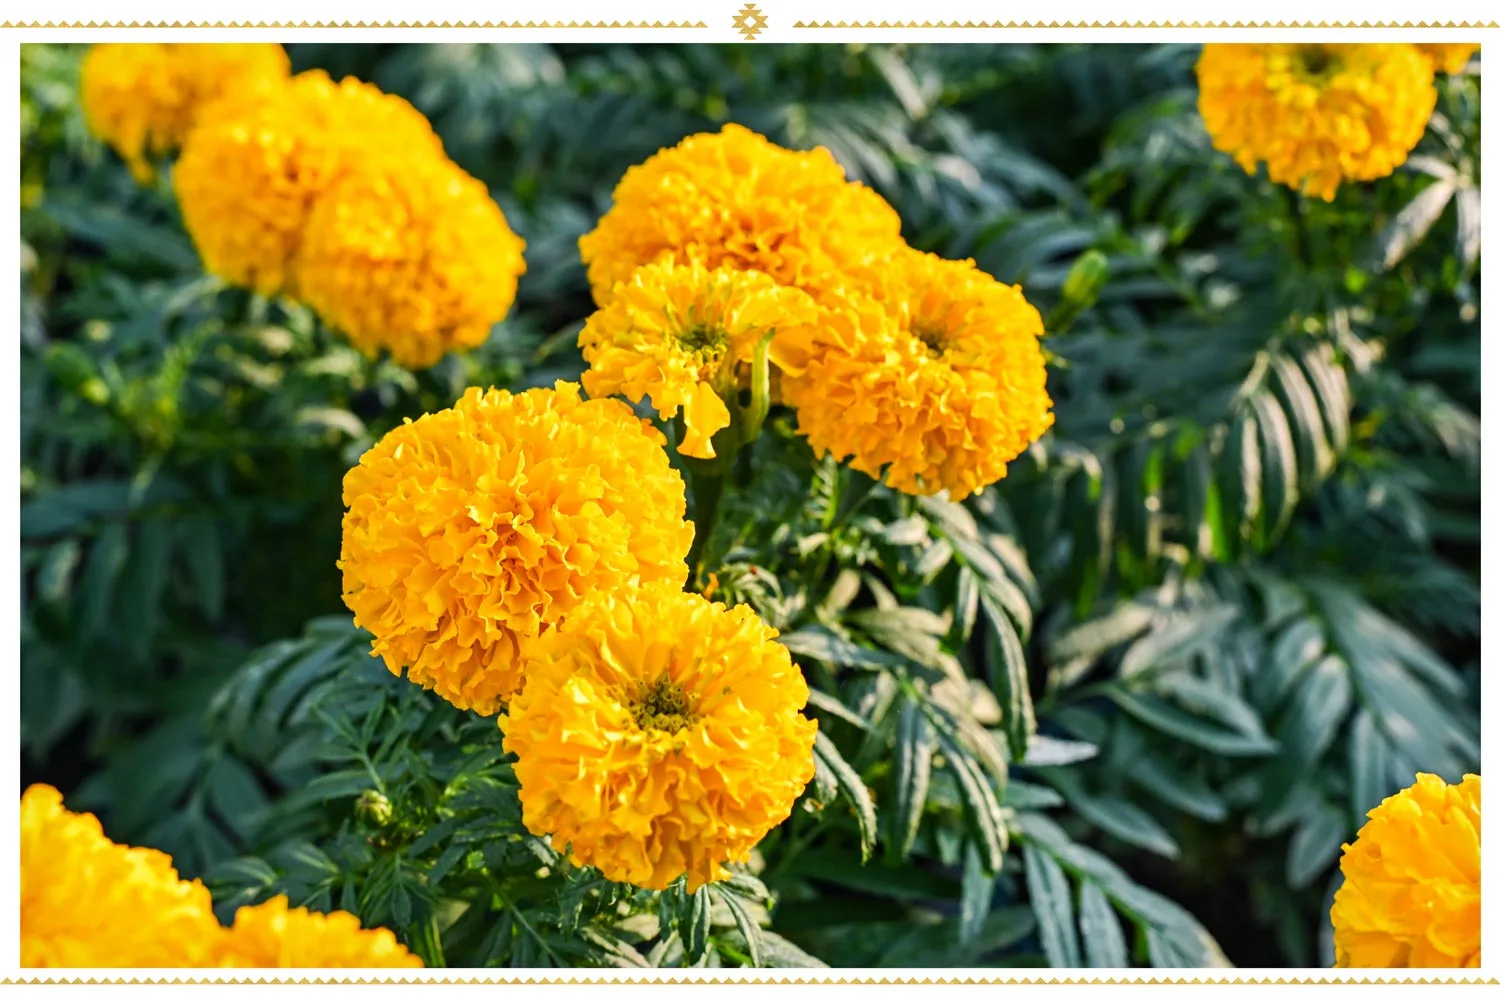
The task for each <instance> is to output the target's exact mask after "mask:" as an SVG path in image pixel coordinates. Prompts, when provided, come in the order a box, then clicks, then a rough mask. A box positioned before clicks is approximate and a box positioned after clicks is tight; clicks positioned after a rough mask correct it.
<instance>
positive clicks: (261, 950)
mask: <svg viewBox="0 0 1500 995" xmlns="http://www.w3.org/2000/svg"><path fill="white" fill-rule="evenodd" d="M222 958H223V959H222V963H221V966H223V967H250V968H277V967H296V968H312V967H367V968H402V967H422V966H423V964H422V959H421V958H420V957H418V956H417V955H416V954H414V953H412V952H411V951H409V950H407V949H406V947H404V946H402V945H401V943H400V941H398V940H397V939H396V934H394V933H392V932H391V931H390V930H388V929H365V928H364V927H362V926H361V925H360V922H359V920H358V919H357V918H355V917H354V916H352V915H350V914H349V913H348V912H332V913H329V914H327V915H324V914H323V913H321V912H313V911H310V910H308V909H293V908H288V907H287V900H286V896H285V895H277V896H276V897H275V898H273V899H271V900H270V901H268V902H265V903H263V904H261V905H255V906H250V907H246V908H241V909H240V910H239V911H238V912H236V913H235V916H234V925H233V926H231V927H230V928H229V930H228V933H227V935H226V939H225V943H224V951H223V954H222Z"/></svg>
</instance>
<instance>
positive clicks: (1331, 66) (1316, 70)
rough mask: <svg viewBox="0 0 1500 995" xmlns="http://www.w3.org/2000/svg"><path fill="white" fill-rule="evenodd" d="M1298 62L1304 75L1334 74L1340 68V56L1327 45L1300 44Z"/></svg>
mask: <svg viewBox="0 0 1500 995" xmlns="http://www.w3.org/2000/svg"><path fill="white" fill-rule="evenodd" d="M1296 63H1297V66H1298V68H1299V69H1301V71H1302V74H1303V75H1304V76H1313V77H1318V78H1322V77H1327V76H1332V75H1333V74H1334V73H1335V72H1337V71H1338V68H1339V59H1338V56H1337V55H1336V54H1335V53H1334V52H1333V51H1332V50H1331V49H1329V48H1328V46H1326V45H1298V46H1297V53H1296Z"/></svg>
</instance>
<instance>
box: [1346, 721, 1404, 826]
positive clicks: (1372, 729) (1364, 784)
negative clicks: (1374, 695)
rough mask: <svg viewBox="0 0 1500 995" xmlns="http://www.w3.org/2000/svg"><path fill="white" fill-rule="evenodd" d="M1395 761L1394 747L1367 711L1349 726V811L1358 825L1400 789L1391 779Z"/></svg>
mask: <svg viewBox="0 0 1500 995" xmlns="http://www.w3.org/2000/svg"><path fill="white" fill-rule="evenodd" d="M1393 760H1394V756H1393V751H1392V750H1391V744H1390V741H1389V740H1388V739H1386V737H1385V736H1384V735H1383V734H1382V733H1381V731H1380V729H1379V728H1378V727H1377V726H1376V723H1375V718H1374V716H1372V715H1371V714H1370V713H1369V712H1367V711H1365V710H1364V709H1360V710H1359V712H1358V713H1356V714H1355V716H1354V721H1353V722H1352V723H1350V727H1349V773H1350V777H1349V782H1350V783H1349V808H1350V812H1349V814H1350V816H1351V818H1352V819H1353V820H1354V824H1355V825H1362V824H1363V823H1364V821H1365V819H1366V818H1367V817H1368V816H1369V813H1370V812H1371V811H1372V810H1374V809H1375V808H1376V807H1377V806H1379V804H1380V803H1381V802H1382V801H1384V800H1385V798H1386V797H1388V796H1389V795H1391V794H1393V793H1394V792H1395V791H1396V790H1398V787H1397V785H1395V784H1394V783H1393V779H1392V778H1391V776H1390V770H1391V767H1392V761H1393Z"/></svg>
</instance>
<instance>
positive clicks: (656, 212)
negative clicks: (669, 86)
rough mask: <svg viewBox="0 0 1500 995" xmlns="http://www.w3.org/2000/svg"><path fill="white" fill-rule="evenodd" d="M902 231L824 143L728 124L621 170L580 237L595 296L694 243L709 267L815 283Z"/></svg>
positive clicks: (882, 249) (687, 251)
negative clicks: (600, 211) (798, 148)
mask: <svg viewBox="0 0 1500 995" xmlns="http://www.w3.org/2000/svg"><path fill="white" fill-rule="evenodd" d="M900 239H901V219H900V218H899V217H898V216H897V214H896V212H895V210H893V209H892V208H891V206H890V205H889V204H887V203H886V202H885V200H884V198H882V197H881V196H880V195H879V194H877V193H876V192H875V191H873V190H871V189H870V188H868V187H866V186H863V185H861V184H858V183H852V182H850V181H849V180H847V179H845V177H844V170H843V168H842V167H841V166H839V164H838V163H837V162H836V161H835V160H834V158H833V155H832V154H831V153H829V151H828V150H827V149H824V148H817V149H813V150H812V151H811V152H794V151H792V150H790V149H784V148H781V147H779V146H777V145H773V144H772V143H771V142H769V141H767V140H766V139H765V138H763V137H761V136H760V135H757V134H756V133H754V132H753V131H750V130H748V129H746V128H743V127H741V126H739V125H737V124H728V125H725V126H724V129H723V130H722V131H720V132H719V133H717V134H702V135H692V136H689V137H688V138H685V139H683V141H682V142H681V144H679V145H677V146H676V147H675V148H671V149H663V150H662V151H660V152H658V153H657V154H656V155H653V156H652V157H651V158H649V159H647V160H646V161H645V162H644V163H642V164H640V165H638V166H632V167H631V168H630V169H629V170H627V171H626V173H625V177H624V179H622V180H621V181H620V184H619V186H617V187H616V188H615V192H614V206H613V207H612V208H611V209H610V210H609V212H608V213H607V214H605V215H604V217H603V218H601V219H600V220H599V225H598V227H596V228H595V229H594V230H593V231H591V232H589V233H588V234H587V235H585V236H583V237H582V238H581V239H579V240H578V246H579V248H580V250H582V253H583V261H584V263H585V264H586V265H587V266H588V273H589V283H590V284H591V285H592V286H593V289H594V300H595V301H597V302H598V303H599V304H600V305H601V306H602V305H605V304H608V303H609V302H610V300H611V299H612V297H613V293H614V288H615V284H617V283H619V282H620V281H621V280H624V279H626V278H627V277H629V276H630V274H631V273H632V272H634V271H635V269H636V268H637V267H638V266H643V265H645V264H646V263H649V262H655V261H656V260H657V259H659V258H661V257H662V256H669V257H671V258H674V259H676V260H678V261H679V262H685V261H687V260H688V258H689V257H690V255H693V254H696V255H697V258H698V261H700V262H702V263H703V264H704V265H705V266H707V267H708V268H709V269H717V268H718V267H720V266H729V267H732V268H734V269H753V270H760V271H761V272H763V273H766V274H768V275H769V276H771V278H772V279H774V280H775V281H776V282H777V283H780V284H783V285H785V286H790V287H800V288H802V289H804V290H808V291H809V292H814V293H816V292H817V291H818V290H819V289H820V288H824V287H827V286H830V285H832V284H835V283H837V282H838V278H839V273H840V271H841V270H842V269H843V268H844V267H846V266H848V265H851V264H854V263H858V262H860V261H863V260H865V259H867V258H871V257H878V256H883V255H886V254H888V253H890V252H891V251H893V250H894V249H895V247H896V246H897V245H899V244H900Z"/></svg>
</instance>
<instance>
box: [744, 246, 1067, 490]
mask: <svg viewBox="0 0 1500 995" xmlns="http://www.w3.org/2000/svg"><path fill="white" fill-rule="evenodd" d="M856 286H858V287H859V288H860V290H859V291H858V292H857V293H854V294H851V295H850V296H849V297H848V298H847V299H846V300H845V302H844V303H843V304H842V306H839V307H833V308H831V309H830V314H829V317H828V319H827V320H826V321H825V322H823V323H822V324H821V325H818V326H815V327H808V328H800V329H793V330H790V331H788V332H787V333H785V334H781V335H778V336H777V338H776V340H775V342H774V343H773V345H772V355H773V358H774V359H775V360H776V362H777V365H778V366H780V367H781V369H782V371H783V373H784V374H786V378H785V379H784V380H783V388H782V389H783V393H784V395H785V397H786V398H787V400H788V401H789V402H790V403H792V404H793V405H794V406H795V407H796V408H797V426H798V431H800V432H802V433H803V434H804V435H806V436H807V439H808V442H809V443H811V444H812V447H813V449H814V451H816V452H817V453H819V454H822V453H825V452H829V453H832V454H833V455H834V457H835V458H837V459H840V460H843V459H846V458H847V459H849V460H850V465H851V466H853V467H854V468H855V469H857V470H861V471H863V472H864V473H867V474H869V475H870V476H872V477H877V478H879V477H881V476H882V474H883V475H884V480H885V482H886V484H888V485H889V486H891V487H894V488H896V489H897V490H902V491H907V492H909V493H914V494H935V493H938V492H940V491H947V492H948V494H949V496H950V497H951V498H952V499H954V500H962V499H963V498H965V497H968V496H969V495H970V494H973V493H975V492H976V491H979V490H982V489H983V488H984V487H986V486H988V485H990V484H993V483H994V482H995V481H997V480H999V479H1001V478H1002V477H1004V476H1005V473H1006V466H1007V464H1008V463H1009V462H1010V461H1011V460H1013V459H1015V458H1016V457H1017V456H1018V455H1020V454H1021V453H1022V452H1024V451H1025V450H1026V448H1027V447H1028V446H1030V445H1031V443H1033V442H1035V441H1036V440H1037V439H1038V438H1040V437H1041V436H1042V434H1043V433H1044V432H1045V431H1046V430H1047V429H1048V427H1050V426H1051V424H1052V400H1051V398H1050V397H1049V396H1048V394H1047V370H1046V365H1045V362H1044V359H1043V355H1042V350H1041V345H1040V341H1039V340H1040V338H1041V335H1042V319H1041V316H1040V315H1039V314H1038V313H1037V311H1036V309H1035V308H1034V307H1032V306H1031V305H1030V304H1029V303H1027V301H1026V298H1025V297H1024V296H1023V295H1022V293H1021V290H1020V288H1018V287H1012V286H1007V285H1005V284H1002V283H1000V282H998V281H997V280H995V279H994V278H993V277H991V276H989V275H988V274H986V273H984V272H982V271H981V270H979V269H977V268H975V266H974V264H973V262H972V261H962V262H958V261H952V260H945V259H939V258H938V257H936V256H932V255H929V254H927V253H921V252H916V251H914V250H908V251H906V252H903V253H901V254H900V255H898V256H896V257H894V258H893V259H892V260H891V261H890V262H889V263H888V264H887V265H885V266H882V267H879V268H876V269H873V270H868V271H865V272H864V273H863V275H862V276H860V277H859V278H858V280H857V282H856Z"/></svg>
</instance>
